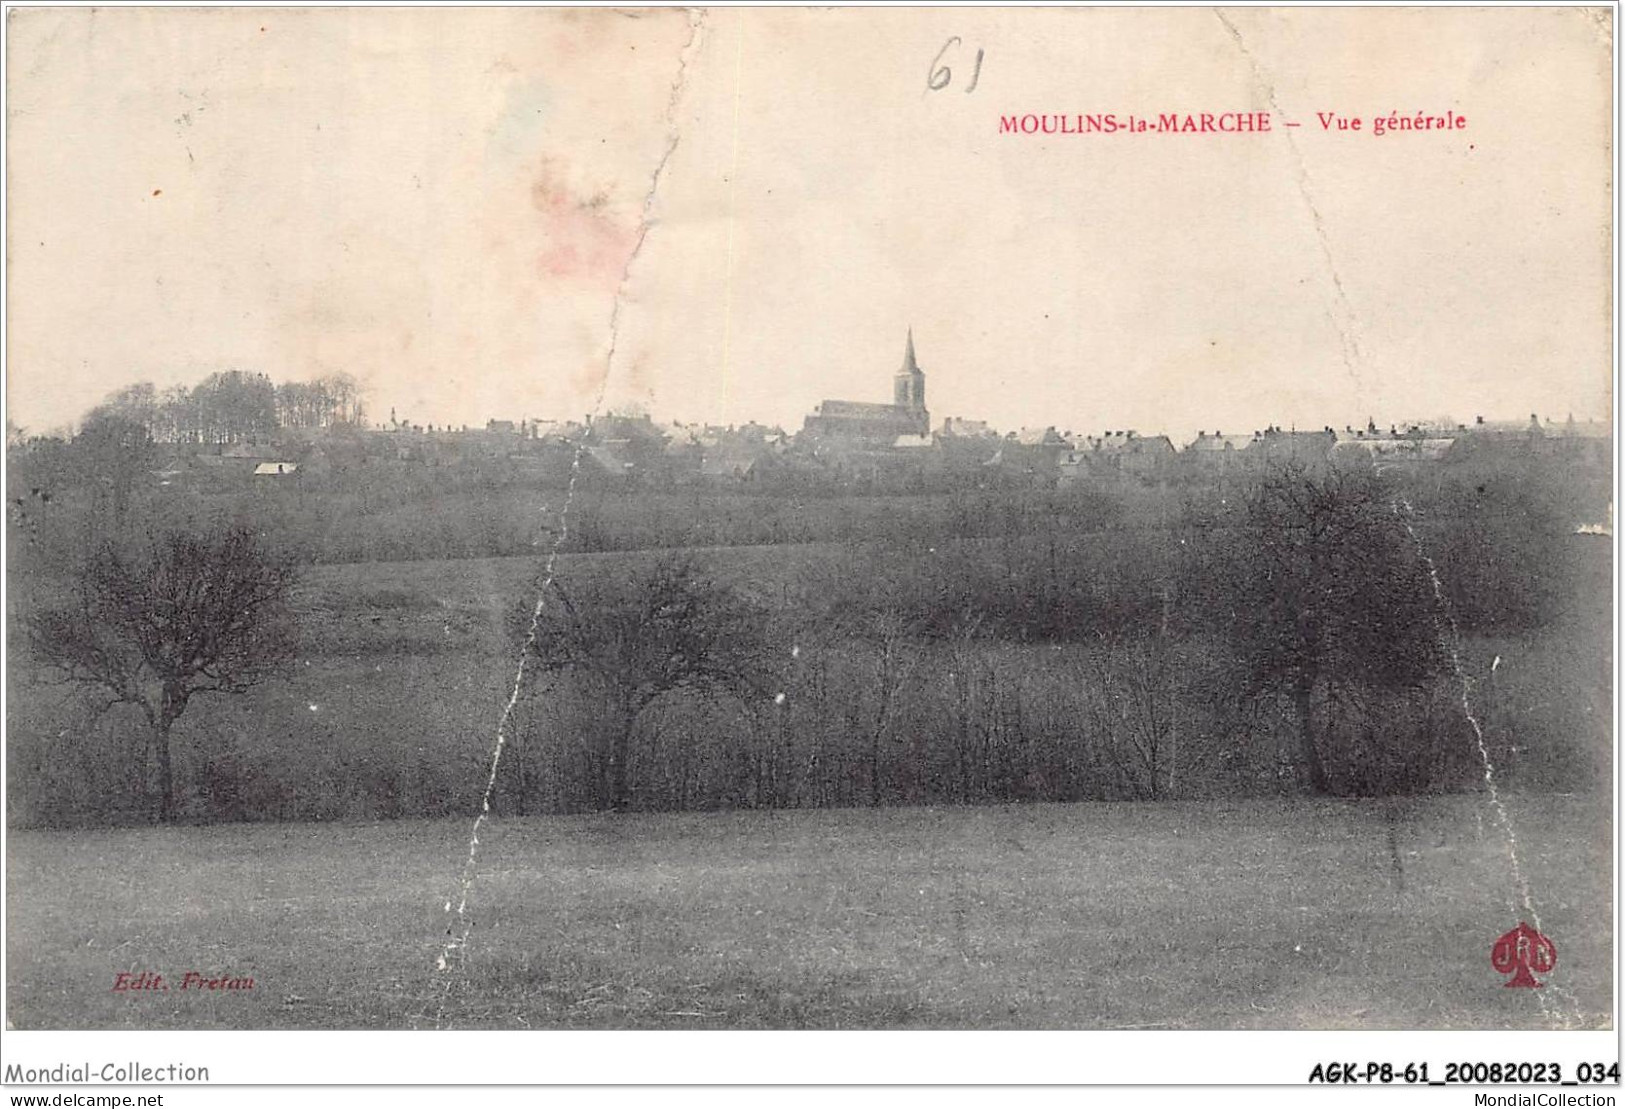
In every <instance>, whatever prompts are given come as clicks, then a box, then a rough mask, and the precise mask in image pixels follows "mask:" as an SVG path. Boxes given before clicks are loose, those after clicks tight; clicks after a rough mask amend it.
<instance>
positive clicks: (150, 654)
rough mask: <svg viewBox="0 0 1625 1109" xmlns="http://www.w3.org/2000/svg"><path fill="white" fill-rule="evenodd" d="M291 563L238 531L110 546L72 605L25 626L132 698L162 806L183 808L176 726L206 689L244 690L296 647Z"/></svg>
mask: <svg viewBox="0 0 1625 1109" xmlns="http://www.w3.org/2000/svg"><path fill="white" fill-rule="evenodd" d="M293 577H294V568H293V565H292V563H291V562H290V561H289V560H288V559H286V558H284V557H281V556H278V555H275V554H272V553H271V552H269V551H267V550H266V549H265V548H264V547H263V546H262V545H261V543H260V541H259V539H258V538H257V536H256V535H255V534H254V532H252V531H250V530H249V529H247V528H243V527H236V526H217V527H211V528H209V529H207V530H204V531H202V532H197V533H193V532H171V533H168V534H165V535H162V536H159V537H156V538H153V539H151V540H150V541H149V542H148V543H147V545H146V548H145V549H144V550H141V551H140V552H138V553H134V554H132V553H129V552H127V551H125V550H123V549H121V548H120V547H119V546H118V545H116V544H114V543H112V542H107V543H104V544H103V545H102V546H101V547H100V548H98V549H97V550H96V551H95V552H94V553H93V554H92V555H91V556H90V558H89V559H88V560H87V561H86V562H85V564H84V566H83V568H82V569H81V570H80V571H79V574H78V580H77V582H76V589H75V593H76V596H75V599H74V602H73V603H72V604H71V605H67V606H64V607H61V608H55V609H50V610H47V611H43V612H39V613H36V614H34V615H33V616H31V617H29V619H28V621H27V629H28V638H29V643H30V645H31V647H32V649H33V651H34V653H35V655H36V657H38V658H39V659H40V660H41V661H43V662H44V663H45V664H47V665H48V666H50V667H52V668H53V669H55V670H56V671H57V672H58V673H60V674H61V675H62V676H63V677H64V679H65V680H68V681H71V682H74V683H78V684H79V685H82V686H84V687H86V688H87V689H89V690H94V691H96V692H99V693H100V694H102V695H104V696H106V697H107V698H108V700H107V701H106V703H105V704H104V705H103V706H102V707H103V709H104V710H105V709H106V708H111V707H112V706H113V705H115V704H130V705H134V706H136V707H137V708H138V709H140V710H141V712H142V713H143V715H145V717H146V719H147V724H148V726H149V736H148V740H149V747H148V749H149V751H153V752H155V754H156V757H157V764H158V771H157V774H158V781H157V785H156V789H155V793H156V803H155V811H156V816H157V819H158V821H159V822H160V823H168V822H170V821H171V820H172V819H173V818H174V814H175V796H174V794H175V790H174V774H173V770H172V768H171V760H170V731H171V729H173V727H174V725H175V722H176V721H177V720H179V719H180V718H181V715H182V714H183V713H184V712H185V711H186V708H187V705H188V704H189V703H190V702H191V700H192V698H193V697H196V696H198V695H200V694H209V693H217V694H229V693H242V692H244V691H245V690H247V689H248V688H250V687H251V686H253V685H255V684H256V683H258V682H260V681H261V680H263V679H264V678H265V677H266V676H268V675H269V674H270V673H271V672H273V671H274V670H275V669H276V668H277V667H279V666H280V665H282V664H283V663H285V662H286V661H287V660H288V659H289V658H290V657H291V655H292V653H293V648H294V623H293V616H292V610H291V606H290V603H289V593H290V589H291V586H292V583H293Z"/></svg>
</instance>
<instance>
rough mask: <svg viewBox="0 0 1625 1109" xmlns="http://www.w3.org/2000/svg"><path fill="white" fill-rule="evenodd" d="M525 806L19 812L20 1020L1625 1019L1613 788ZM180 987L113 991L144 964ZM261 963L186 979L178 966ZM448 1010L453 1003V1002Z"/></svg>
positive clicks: (16, 977) (834, 1024) (14, 999)
mask: <svg viewBox="0 0 1625 1109" xmlns="http://www.w3.org/2000/svg"><path fill="white" fill-rule="evenodd" d="M1508 805H1509V809H1510V812H1511V816H1512V820H1513V824H1514V827H1515V830H1516V832H1517V837H1518V838H1517V844H1518V846H1517V857H1518V861H1519V863H1520V865H1521V867H1522V870H1523V873H1524V874H1525V875H1527V876H1528V878H1529V882H1530V887H1531V889H1530V892H1531V894H1532V896H1533V899H1534V903H1535V908H1536V910H1537V911H1538V914H1539V924H1540V927H1541V928H1542V929H1543V930H1544V931H1545V932H1546V933H1547V934H1548V935H1549V936H1551V938H1552V939H1553V941H1554V942H1555V943H1556V945H1557V949H1558V952H1559V960H1558V967H1557V969H1556V971H1555V972H1554V973H1553V974H1552V976H1551V978H1550V983H1549V986H1548V988H1545V989H1542V990H1519V989H1503V988H1502V978H1501V976H1500V975H1498V974H1496V973H1495V972H1494V970H1493V969H1492V968H1491V966H1490V961H1489V952H1490V947H1491V945H1492V943H1493V942H1494V940H1495V939H1496V937H1497V936H1499V935H1500V934H1501V933H1502V932H1504V931H1506V930H1507V929H1508V928H1510V927H1512V926H1513V925H1514V924H1516V923H1517V921H1518V919H1519V918H1520V917H1525V916H1527V915H1528V914H1527V913H1525V912H1523V911H1522V910H1521V908H1520V909H1518V910H1515V909H1514V908H1513V907H1512V899H1513V898H1515V897H1516V887H1515V884H1514V882H1513V879H1512V876H1511V871H1510V868H1509V859H1508V853H1507V841H1506V839H1505V837H1504V836H1503V835H1502V833H1501V831H1500V829H1499V828H1498V827H1497V825H1496V823H1495V821H1494V813H1493V810H1492V809H1491V808H1490V807H1489V805H1488V803H1487V801H1486V799H1485V798H1483V797H1481V796H1469V797H1454V798H1445V799H1433V800H1425V801H1423V800H1418V801H1406V802H1380V801H1371V802H1363V801H1324V802H1278V801H1272V802H1249V803H1236V804H1216V803H1203V804H1199V803H1176V804H1155V805H1154V804H1080V805H1030V806H1016V807H1001V808H985V809H899V810H880V811H852V810H826V811H817V812H777V813H733V814H685V815H664V816H620V817H610V816H601V817H569V818H548V819H529V820H508V821H500V822H494V823H491V824H488V825H486V827H485V829H484V830H483V831H482V833H481V840H482V843H481V847H480V855H479V869H478V874H477V879H476V881H475V884H474V886H473V890H472V895H471V898H470V901H469V916H470V919H471V920H472V921H473V922H474V929H473V935H472V939H471V942H470V947H469V951H468V955H467V958H466V961H463V962H460V963H454V964H453V966H452V968H451V970H450V971H449V972H447V973H445V974H437V973H436V972H435V970H434V962H435V957H436V955H437V954H438V953H439V951H440V945H441V942H442V940H443V938H444V936H445V934H446V928H447V926H448V924H449V923H451V921H450V920H449V918H448V917H447V915H446V914H445V912H444V911H443V906H444V904H445V901H446V898H447V897H448V896H450V895H452V893H453V891H454V888H455V885H456V882H457V876H458V873H459V869H460V866H461V864H462V860H463V858H464V857H465V855H466V851H467V838H468V833H469V829H470V824H469V822H468V821H467V820H462V819H448V820H437V821H398V822H387V823H376V824H329V825H227V826H218V827H206V828H170V829H141V830H113V831H76V832H66V831H64V832H13V833H12V834H11V836H10V837H9V855H10V859H9V863H10V865H9V877H8V887H9V888H8V891H7V892H8V899H7V904H8V914H9V918H8V925H9V927H8V935H9V950H8V956H9V966H8V974H9V1011H8V1012H7V1013H6V1020H7V1024H8V1027H15V1028H306V1027H317V1028H398V1027H410V1026H413V1025H414V1024H416V1025H421V1026H432V1025H434V1024H436V1023H437V1022H438V1023H440V1024H441V1025H443V1026H446V1027H500V1028H587V1027H591V1028H647V1027H683V1028H710V1027H730V1028H801V1027H814V1028H890V1027H931V1028H1142V1027H1153V1028H1177V1027H1183V1028H1350V1027H1353V1028H1469V1027H1472V1028H1479V1027H1482V1028H1500V1027H1506V1028H1526V1027H1527V1028H1543V1027H1551V1026H1553V1025H1564V1024H1570V1025H1576V1024H1577V1025H1584V1026H1588V1027H1599V1026H1607V1025H1608V1023H1609V1021H1610V1015H1609V1014H1610V1013H1611V1011H1612V1004H1613V997H1612V992H1611V983H1612V980H1613V967H1612V965H1611V951H1612V929H1613V920H1612V912H1611V905H1612V889H1611V860H1610V845H1611V842H1612V838H1611V835H1610V826H1609V822H1610V815H1609V807H1608V799H1607V797H1606V796H1599V797H1561V796H1538V797H1537V796H1528V797H1514V798H1509V799H1508ZM126 971H127V972H134V973H136V974H139V973H140V972H143V971H147V972H152V973H156V974H162V975H163V976H164V977H165V979H166V982H167V983H168V984H170V985H171V986H172V987H175V988H171V989H170V990H168V991H164V990H146V991H127V992H115V991H114V990H113V986H114V983H115V979H116V978H117V976H118V974H119V973H120V972H126ZM188 971H196V972H198V973H199V974H200V975H202V976H203V977H204V978H206V979H207V978H216V977H218V976H222V975H225V976H231V977H237V978H248V977H251V978H252V979H253V988H252V989H237V990H229V989H217V990H209V989H189V990H186V991H181V990H179V989H178V986H179V985H180V983H181V981H182V979H183V976H184V975H185V974H186V972H188ZM437 1018H438V1019H437Z"/></svg>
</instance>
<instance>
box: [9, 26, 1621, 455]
mask: <svg viewBox="0 0 1625 1109" xmlns="http://www.w3.org/2000/svg"><path fill="white" fill-rule="evenodd" d="M9 18H10V28H9V36H8V42H7V49H8V52H9V53H8V106H7V111H8V119H7V122H8V138H7V143H8V150H7V152H8V161H7V173H8V180H7V203H8V209H7V215H8V224H7V250H8V259H9V281H8V283H7V359H6V361H7V377H6V399H7V412H8V418H9V419H10V420H11V421H12V422H14V423H16V424H19V425H22V426H24V427H26V428H29V429H31V430H46V429H51V428H56V427H62V426H66V425H71V424H72V423H73V422H74V421H75V420H77V419H78V418H79V417H80V416H82V414H83V413H84V412H85V411H86V410H87V409H88V408H89V407H90V406H91V405H93V404H95V403H96V402H97V401H99V400H100V399H101V398H102V397H103V396H105V395H106V394H107V393H109V392H110V391H112V390H114V389H117V388H119V387H122V386H124V385H128V384H131V383H133V382H136V381H151V382H154V383H155V384H157V385H159V386H161V387H162V386H169V385H174V384H191V383H194V382H196V381H197V380H199V379H200V378H202V377H203V376H204V375H206V374H208V373H210V372H213V371H215V370H221V369H242V370H249V371H255V372H264V373H267V374H269V375H270V376H271V377H272V378H274V379H276V380H279V381H280V380H294V379H303V378H308V377H312V376H315V375H318V374H322V373H328V372H333V371H338V370H342V371H345V372H348V373H350V374H352V375H354V376H355V377H356V378H358V379H359V380H360V381H361V382H362V383H363V385H364V387H365V388H366V390H367V399H368V403H369V407H370V409H371V412H372V414H373V416H374V417H375V418H383V419H387V417H388V415H389V412H390V411H391V410H392V409H393V410H394V411H395V412H396V413H397V414H398V415H399V416H400V418H401V419H403V420H412V421H414V422H417V423H422V424H430V423H433V424H436V425H440V424H446V423H450V424H454V425H455V424H463V423H467V424H470V425H480V424H483V423H484V422H485V421H486V420H487V419H489V418H501V419H516V420H517V419H521V418H528V417H555V418H556V417H573V418H578V419H579V418H580V417H581V416H582V415H583V414H585V413H588V412H593V411H605V410H610V409H616V408H626V407H628V406H641V407H642V408H644V409H646V410H648V411H650V412H651V413H653V414H655V415H656V416H658V417H660V418H663V419H676V420H683V421H700V420H704V421H709V422H719V423H737V422H744V421H747V420H751V419H756V420H760V421H763V422H767V423H777V424H780V425H783V426H785V427H786V428H790V429H795V428H798V427H799V426H800V424H801V419H802V417H803V416H804V415H805V414H806V413H807V412H809V411H811V409H812V408H813V406H814V405H815V404H817V403H818V402H819V401H820V400H822V399H824V398H830V397H833V398H843V399H851V400H875V401H888V400H890V397H891V376H892V374H893V373H894V372H895V371H896V369H897V368H898V367H899V366H900V364H901V362H902V356H903V348H904V341H905V337H906V334H907V331H908V329H909V328H912V329H913V333H914V337H915V345H916V350H917V352H918V356H919V361H920V364H921V366H922V368H923V369H924V370H925V373H926V380H927V402H928V406H929V407H930V409H931V411H932V416H933V420H934V422H935V421H940V419H941V418H942V417H947V416H957V417H968V418H980V419H986V420H989V421H991V422H992V423H993V424H994V425H995V426H997V427H1000V428H1005V429H1013V428H1018V427H1023V426H1034V427H1043V426H1048V425H1053V426H1056V427H1058V428H1065V429H1068V430H1075V431H1078V432H1098V431H1101V430H1106V429H1122V428H1137V429H1140V430H1142V431H1166V432H1170V433H1173V434H1175V435H1176V436H1193V435H1194V434H1195V432H1196V430H1197V429H1207V430H1222V431H1225V432H1232V431H1249V430H1252V429H1254V428H1257V427H1262V426H1264V425H1266V424H1270V423H1274V424H1278V425H1281V426H1299V427H1320V426H1322V425H1325V424H1331V425H1333V426H1336V427H1342V426H1344V425H1345V424H1348V423H1361V424H1363V422H1364V420H1365V418H1366V417H1367V416H1371V417H1374V418H1376V419H1377V420H1378V421H1379V423H1383V424H1386V423H1390V422H1396V421H1403V420H1407V419H1435V418H1441V417H1448V418H1451V419H1454V420H1457V421H1461V422H1468V421H1470V420H1471V419H1472V418H1473V417H1474V416H1475V415H1485V416H1489V417H1492V418H1527V415H1528V414H1529V413H1531V412H1538V413H1540V414H1541V415H1542V416H1543V417H1551V418H1555V419H1562V418H1564V417H1566V416H1567V415H1568V414H1570V413H1573V414H1574V415H1575V416H1577V417H1578V418H1581V419H1586V418H1608V417H1609V416H1610V403H1611V391H1612V390H1611V385H1612V359H1613V351H1612V335H1613V331H1612V319H1611V304H1612V287H1611V279H1612V278H1611V275H1612V263H1611V256H1610V248H1611V243H1610V233H1611V212H1612V197H1611V188H1612V167H1613V153H1612V150H1611V134H1612V131H1611V119H1610V111H1611V73H1612V59H1611V52H1612V16H1611V12H1609V11H1608V10H1586V9H1576V8H1536V9H1490V10H1480V9H1468V8H1436V9H1394V8H1376V9H1319V10H1316V9H1268V8H1236V9H1224V10H1222V11H1220V10H1213V9H1199V8H1197V9H1183V8H1181V9H1171V8H1170V9H1109V8H1108V9H1099V8H1094V9H1078V10H1061V9H951V10H950V9H929V8H906V9H866V10H864V9H837V10H807V9H789V8H774V9H757V8H748V9H747V8H722V9H709V10H704V11H695V12H693V13H690V12H688V11H684V10H680V9H653V10H645V11H641V12H619V11H613V10H608V9H590V10H547V9H515V8H499V9H482V10H452V9H434V10H429V9H418V10H390V9H381V8H354V9H344V8H330V9H214V10H208V9H183V8H169V9H157V8H149V9H131V8H124V9H85V8H80V9H48V10H30V11H23V12H16V11H13V12H11V13H9ZM978 52H980V54H981V63H980V65H979V66H978V65H977V61H976V59H977V55H978ZM943 66H946V67H947V69H948V72H947V73H944V72H943V70H942V69H941V67H943ZM933 73H935V75H936V83H938V84H941V85H942V87H940V88H935V89H933V88H930V87H928V86H929V84H931V83H932V76H933ZM944 82H945V83H944ZM1229 111H1236V112H1268V113H1269V114H1270V118H1271V122H1272V129H1271V131H1270V132H1269V133H1267V134H1256V133H1255V134H1161V135H1158V134H1149V135H1134V134H1117V135H1099V134H1094V135H1076V134H1065V135H1062V134H1051V135H1044V134H1036V135H1025V134H1001V133H1000V119H1001V117H1002V116H1012V115H1013V116H1020V115H1026V114H1061V115H1065V116H1067V117H1069V118H1072V117H1075V116H1076V115H1078V114H1081V113H1105V112H1111V113H1116V114H1117V115H1118V116H1119V117H1127V116H1128V115H1130V114H1135V115H1139V116H1142V117H1150V118H1152V119H1155V118H1156V117H1157V116H1158V115H1159V114H1161V113H1178V114H1180V115H1184V114H1187V113H1192V114H1195V113H1202V112H1210V113H1215V114H1217V113H1222V112H1229ZM1418 112H1421V113H1425V114H1427V115H1431V116H1442V115H1445V114H1446V113H1450V114H1454V115H1459V116H1462V117H1464V118H1465V120H1466V126H1465V127H1462V128H1460V129H1455V130H1449V131H1438V132H1435V131H1429V132H1401V133H1398V134H1386V135H1384V136H1382V137H1378V136H1376V135H1375V134H1373V132H1372V127H1373V119H1374V117H1377V116H1382V117H1383V118H1385V119H1386V118H1387V117H1388V116H1389V115H1390V114H1392V113H1404V114H1406V115H1407V116H1409V117H1413V118H1414V116H1415V115H1416V114H1417V113H1418ZM1318 113H1335V114H1337V115H1338V116H1341V117H1344V118H1345V119H1349V118H1353V117H1360V118H1361V119H1362V129H1361V130H1360V131H1358V132H1356V131H1352V130H1349V131H1342V130H1338V129H1337V128H1336V125H1335V124H1333V126H1332V129H1330V130H1328V129H1325V128H1324V127H1323V126H1322V124H1321V121H1320V120H1321V117H1320V115H1319V114H1318ZM1328 118H1329V116H1328ZM1287 122H1296V123H1298V124H1299V126H1298V127H1295V128H1289V127H1287V126H1285V124H1286V123H1287Z"/></svg>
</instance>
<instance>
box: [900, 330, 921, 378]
mask: <svg viewBox="0 0 1625 1109" xmlns="http://www.w3.org/2000/svg"><path fill="white" fill-rule="evenodd" d="M919 372H920V365H919V363H918V362H916V361H915V360H914V328H913V326H912V325H911V326H910V327H909V329H908V349H907V350H906V351H904V352H903V369H902V373H905V374H908V375H910V376H913V375H914V374H917V373H919Z"/></svg>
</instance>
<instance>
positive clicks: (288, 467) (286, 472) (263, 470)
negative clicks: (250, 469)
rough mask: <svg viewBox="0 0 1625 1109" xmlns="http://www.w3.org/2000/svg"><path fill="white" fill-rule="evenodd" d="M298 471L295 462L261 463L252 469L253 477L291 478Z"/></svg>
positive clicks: (297, 464) (297, 465)
mask: <svg viewBox="0 0 1625 1109" xmlns="http://www.w3.org/2000/svg"><path fill="white" fill-rule="evenodd" d="M298 469H299V463H297V462H261V463H260V464H259V465H258V466H255V467H254V476H255V477H292V476H293V474H294V472H295V471H297V470H298Z"/></svg>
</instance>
